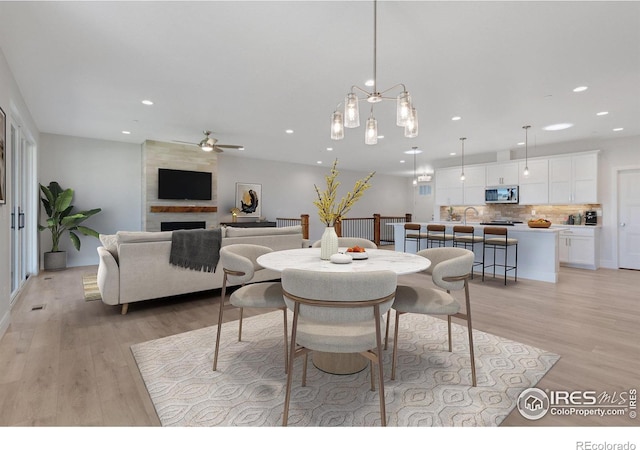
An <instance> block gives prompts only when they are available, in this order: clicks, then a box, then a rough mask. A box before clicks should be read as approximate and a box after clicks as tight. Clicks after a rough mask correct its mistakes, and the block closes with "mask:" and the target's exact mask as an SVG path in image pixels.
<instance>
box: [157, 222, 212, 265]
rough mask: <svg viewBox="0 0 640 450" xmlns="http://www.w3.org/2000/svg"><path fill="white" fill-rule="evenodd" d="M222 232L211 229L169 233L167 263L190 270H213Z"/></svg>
mask: <svg viewBox="0 0 640 450" xmlns="http://www.w3.org/2000/svg"><path fill="white" fill-rule="evenodd" d="M221 241H222V233H221V231H220V228H215V229H213V230H176V231H173V232H172V233H171V254H170V255H169V263H171V264H173V265H174V266H180V267H185V268H187V269H191V270H201V271H205V272H215V271H216V266H217V265H218V259H220V244H221Z"/></svg>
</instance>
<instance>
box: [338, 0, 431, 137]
mask: <svg viewBox="0 0 640 450" xmlns="http://www.w3.org/2000/svg"><path fill="white" fill-rule="evenodd" d="M377 10H378V2H377V0H374V2H373V82H372V85H371V88H372V90H371V92H369V91H367V90H366V89H363V88H361V87H359V86H355V85H354V86H351V91H350V92H349V93H348V94H347V95H346V97H345V99H344V102H343V103H339V104H338V106H337V107H336V110H335V111H334V112H333V114H332V115H331V139H334V140H340V139H343V138H344V128H345V127H347V128H357V127H359V126H360V110H359V106H358V103H359V102H360V101H362V100H366V101H367V103H370V104H371V110H370V113H369V118H368V119H367V123H366V127H365V134H364V142H365V144H368V145H374V144H377V143H378V121H377V120H376V118H375V117H374V116H373V107H374V105H375V104H376V103H380V102H382V101H383V100H396V109H397V111H396V125H398V126H399V127H404V135H405V137H408V138H413V137H416V136H418V113H417V112H416V109H415V108H414V106H413V102H412V101H411V95H409V92H408V91H407V89H406V87H405V85H404V84H402V83H399V84H396V85H395V86H392V87H390V88H389V89H386V90H384V91H381V92H380V91H378V84H377V78H376V75H377V70H376V63H377V50H378V49H377V21H378V12H377ZM398 88H400V89H402V92H400V93H399V94H398V96H397V97H388V96H386V94H388V93H390V92H391V91H393V90H395V89H398ZM358 94H361V95H362V97H358ZM342 104H344V112H343V111H341V110H340V106H341V105H342Z"/></svg>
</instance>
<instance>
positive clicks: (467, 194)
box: [462, 165, 486, 206]
mask: <svg viewBox="0 0 640 450" xmlns="http://www.w3.org/2000/svg"><path fill="white" fill-rule="evenodd" d="M485 175H486V171H485V167H484V165H481V166H469V167H465V168H464V176H465V180H464V183H463V185H464V186H463V188H462V189H463V195H462V200H463V201H464V204H465V205H469V206H474V205H484V189H485V187H486V182H485Z"/></svg>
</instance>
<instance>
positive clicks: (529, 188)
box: [518, 158, 549, 205]
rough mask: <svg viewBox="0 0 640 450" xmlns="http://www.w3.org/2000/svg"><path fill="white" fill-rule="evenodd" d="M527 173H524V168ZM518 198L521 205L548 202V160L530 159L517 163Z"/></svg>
mask: <svg viewBox="0 0 640 450" xmlns="http://www.w3.org/2000/svg"><path fill="white" fill-rule="evenodd" d="M525 166H527V167H528V168H529V175H526V176H525V175H524V168H525ZM518 174H519V175H518V176H519V185H520V192H519V197H520V198H519V200H520V204H521V205H545V204H547V203H549V160H548V159H546V158H545V159H530V160H529V161H528V162H526V163H525V161H520V162H519V163H518Z"/></svg>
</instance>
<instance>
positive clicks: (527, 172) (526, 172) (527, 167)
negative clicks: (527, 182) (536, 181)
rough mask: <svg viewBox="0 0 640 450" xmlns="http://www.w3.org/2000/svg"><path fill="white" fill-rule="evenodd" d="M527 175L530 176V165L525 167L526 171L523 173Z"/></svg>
mask: <svg viewBox="0 0 640 450" xmlns="http://www.w3.org/2000/svg"><path fill="white" fill-rule="evenodd" d="M522 174H523V175H524V176H525V177H528V176H529V166H525V167H524V172H523V173H522Z"/></svg>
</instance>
